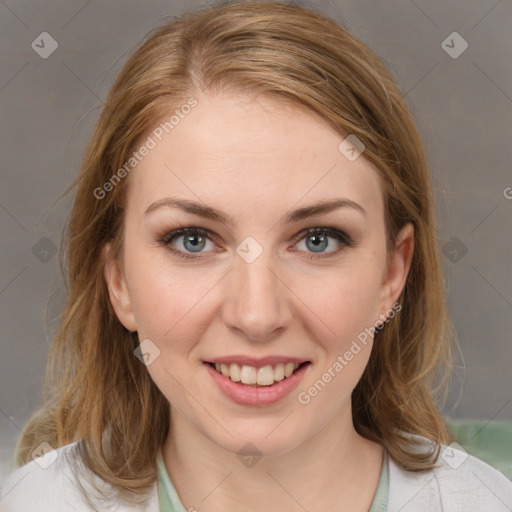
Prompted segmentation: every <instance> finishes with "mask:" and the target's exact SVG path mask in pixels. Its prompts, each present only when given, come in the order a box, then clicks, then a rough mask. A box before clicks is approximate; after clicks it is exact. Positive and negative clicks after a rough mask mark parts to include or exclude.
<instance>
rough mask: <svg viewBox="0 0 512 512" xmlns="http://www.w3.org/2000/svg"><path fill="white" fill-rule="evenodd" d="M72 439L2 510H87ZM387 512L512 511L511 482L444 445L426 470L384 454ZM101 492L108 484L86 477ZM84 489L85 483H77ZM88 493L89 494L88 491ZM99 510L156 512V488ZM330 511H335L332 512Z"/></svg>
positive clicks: (20, 472)
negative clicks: (141, 499) (137, 501)
mask: <svg viewBox="0 0 512 512" xmlns="http://www.w3.org/2000/svg"><path fill="white" fill-rule="evenodd" d="M76 444H77V442H75V443H71V444H68V445H66V446H62V447H60V448H58V449H56V450H53V451H50V452H48V453H46V454H45V455H44V456H42V457H39V458H37V459H35V460H33V461H31V462H29V463H28V464H25V465H24V466H22V467H21V468H18V469H16V470H15V471H14V472H12V473H11V474H10V475H9V476H8V478H7V481H6V482H4V484H3V485H2V488H1V491H0V511H1V512H92V511H94V510H95V509H94V508H93V507H92V506H91V505H90V504H88V503H87V502H86V500H85V499H84V498H83V496H82V494H81V492H80V490H79V488H78V486H77V480H76V478H75V476H74V474H73V472H72V470H71V465H70V460H71V459H72V458H73V457H75V454H74V452H73V447H74V446H75V445H76ZM388 464H389V466H388V478H389V491H388V507H387V511H388V512H512V482H511V481H510V480H508V478H507V477H505V476H504V475H503V474H502V473H500V472H499V471H498V470H496V469H494V468H492V467H491V466H489V465H488V464H486V463H485V462H482V461H481V460H479V459H477V458H475V457H473V456H471V455H468V454H467V453H465V452H463V451H460V450H457V449H455V448H452V447H445V446H444V447H443V449H442V455H441V456H440V457H439V459H438V462H437V467H436V468H435V469H433V470H430V471H425V472H412V471H406V470H404V469H402V468H400V467H399V466H398V465H397V464H396V463H395V462H393V460H392V459H391V457H388ZM92 480H94V481H95V482H97V485H98V486H99V488H100V489H102V490H103V491H104V495H106V496H112V493H109V488H110V486H109V485H108V484H107V483H106V482H104V481H102V480H100V479H99V478H98V477H96V476H94V475H91V476H90V477H89V482H91V481H92ZM81 483H82V485H84V486H86V487H87V488H88V489H93V488H92V487H90V484H89V483H88V482H85V481H82V480H81ZM88 496H92V494H90V493H89V492H88ZM95 503H96V506H97V510H98V511H100V512H114V511H115V512H159V511H160V507H159V502H158V488H157V483H156V482H155V485H154V487H153V488H152V489H151V492H150V494H149V496H148V501H147V502H146V504H144V505H140V506H137V505H129V504H127V503H125V502H122V501H120V500H119V499H117V500H116V499H113V500H112V502H111V503H102V502H100V501H95ZM333 512H334V511H333Z"/></svg>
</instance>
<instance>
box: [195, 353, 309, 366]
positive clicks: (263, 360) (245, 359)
mask: <svg viewBox="0 0 512 512" xmlns="http://www.w3.org/2000/svg"><path fill="white" fill-rule="evenodd" d="M308 361H309V360H308V359H304V358H302V357H288V356H266V357H250V356H245V355H232V356H222V357H214V358H212V359H208V360H205V363H214V364H215V363H225V364H231V363H237V364H239V365H246V366H255V367H257V368H259V367H262V366H266V365H275V364H279V363H283V364H286V363H299V364H301V363H305V362H308Z"/></svg>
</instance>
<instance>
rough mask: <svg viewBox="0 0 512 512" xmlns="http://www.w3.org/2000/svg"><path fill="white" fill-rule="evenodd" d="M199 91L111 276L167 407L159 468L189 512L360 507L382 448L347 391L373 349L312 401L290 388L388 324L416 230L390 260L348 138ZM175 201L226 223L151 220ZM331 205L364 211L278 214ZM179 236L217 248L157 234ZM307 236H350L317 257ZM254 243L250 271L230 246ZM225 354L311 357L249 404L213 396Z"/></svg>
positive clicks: (368, 180) (147, 187)
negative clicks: (184, 231)
mask: <svg viewBox="0 0 512 512" xmlns="http://www.w3.org/2000/svg"><path fill="white" fill-rule="evenodd" d="M196 98H197V99H198V105H197V107H195V108H194V109H193V110H192V111H191V112H190V113H189V114H188V115H187V116H186V117H185V118H184V119H182V120H181V121H180V123H179V124H178V125H177V126H176V127H175V128H174V130H173V131H172V132H171V133H170V134H169V135H167V136H166V137H165V138H164V139H163V140H162V141H161V142H159V143H158V145H157V146H156V147H155V148H154V149H152V150H151V151H150V152H149V154H148V155H147V156H146V157H145V158H144V159H143V160H142V161H141V162H140V164H139V165H138V166H137V167H136V168H135V169H134V170H133V171H132V173H131V175H130V177H129V179H130V181H131V183H130V184H129V189H128V196H127V210H126V218H125V221H126V224H125V240H124V246H123V254H122V256H121V257H120V258H119V259H117V260H116V259H113V258H108V259H107V264H106V266H105V278H106V282H107V285H108V288H109V293H110V299H111V302H112V304H113V306H114V309H115V311H116V313H117V315H118V318H119V320H120V321H121V322H122V323H123V325H124V326H125V327H126V328H128V329H129V330H132V331H138V335H139V339H140V341H142V340H144V339H150V340H151V341H152V343H154V344H155V345H156V346H157V347H158V348H159V350H160V356H159V357H157V358H156V359H155V360H154V362H152V363H151V364H150V365H149V366H148V367H147V369H148V371H149V373H150V375H151V378H152V379H153V380H154V382H155V383H156V385H157V386H158V387H159V389H160V390H161V391H162V393H163V394H164V395H165V397H166V398H167V399H168V400H169V402H170V404H171V428H170V431H169V435H168V437H167V440H166V442H165V444H164V446H163V448H162V449H163V454H164V461H165V464H166V467H167V471H168V473H169V475H170V477H171V479H172V480H173V483H174V485H175V486H176V489H177V491H178V494H179V496H180V499H181V501H182V502H183V504H184V506H185V508H186V509H188V508H190V507H195V508H196V509H197V510H200V511H220V510H246V511H261V510H263V509H264V510H268V511H274V510H276V511H277V510H287V511H292V512H293V511H303V510H304V508H305V509H306V510H308V512H314V511H320V510H326V509H329V510H334V509H335V510H338V511H344V510H347V511H349V510H350V511H367V510H368V509H369V507H370V505H371V503H372V500H373V496H374V494H375V491H376V488H377V484H378V481H379V477H380V472H381V468H382V457H383V451H382V448H381V447H380V446H378V445H377V444H375V443H373V442H370V441H368V440H366V439H364V438H362V437H361V436H359V435H358V434H357V433H356V432H355V430H354V427H353V424H352V412H351V405H350V395H351V392H352V390H353V388H354V387H355V386H356V384H357V382H358V380H359V378H360V377H361V374H362V372H363V370H364V368H365V366H366V364H367V362H368V358H369V355H370V350H371V346H372V339H371V338H369V342H368V344H367V346H366V347H364V348H363V349H362V350H361V351H360V352H359V353H358V354H357V355H355V356H354V357H353V359H352V360H351V361H350V362H349V364H347V366H345V367H344V368H343V370H342V371H341V372H339V373H337V374H336V377H335V378H333V379H332V380H331V382H329V383H328V384H327V385H326V386H325V388H324V389H323V390H322V391H321V392H320V393H318V395H317V396H316V397H314V399H312V400H311V402H310V403H309V404H307V405H303V404H300V403H299V402H298V400H297V394H298V392H300V391H305V390H307V389H308V388H309V387H310V386H311V385H312V384H313V383H314V382H316V381H317V380H318V379H319V378H321V376H322V374H323V373H324V372H325V371H326V370H327V369H328V368H329V367H331V366H332V365H333V363H334V362H335V361H336V360H337V357H338V356H339V355H343V354H344V353H345V352H346V351H347V350H348V349H349V348H350V345H351V343H352V341H353V340H354V339H356V337H357V335H358V334H359V333H361V332H362V331H364V329H365V328H368V327H371V326H374V325H376V324H377V323H379V319H380V320H382V318H384V317H381V316H379V315H385V314H386V312H388V314H389V311H390V310H391V308H392V306H393V304H395V302H396V301H397V299H398V297H399V296H400V293H401V291H402V288H403V286H404V285H405V280H406V277H407V272H408V271H409V267H410V262H411V258H412V253H413V249H414V243H413V228H412V225H410V224H409V225H407V226H406V227H405V228H404V229H403V230H402V232H401V234H400V236H399V238H398V241H397V244H396V248H395V252H394V253H393V257H392V258H391V260H390V264H389V266H388V267H386V253H385V228H384V204H383V198H382V191H381V188H380V182H379V180H378V175H377V172H376V170H375V169H374V167H373V166H372V164H371V163H370V162H369V161H367V160H366V159H365V158H364V153H363V155H362V156H360V157H359V158H357V159H356V160H354V161H349V160H348V159H347V158H346V157H345V156H344V155H343V154H342V153H341V152H340V151H339V150H338V145H339V143H340V142H341V141H342V140H343V137H341V136H340V135H339V134H337V133H336V132H335V131H334V130H333V129H332V128H330V127H329V126H327V125H326V124H325V123H324V122H323V121H322V119H321V118H320V117H318V116H317V115H315V114H314V113H310V112H308V111H305V110H302V109H297V108H294V107H291V106H289V105H286V104H283V103H282V102H278V101H277V100H275V99H270V98H268V97H265V96H263V95H257V96H246V95H241V94H234V93H225V92H224V93H221V94H219V95H216V96H212V95H210V94H205V93H202V94H201V95H196ZM157 124H158V123H157ZM171 196H172V197H173V198H180V199H186V200H190V201H195V202H198V203H201V204H203V203H204V204H206V205H209V206H211V207H214V208H216V209H218V210H222V211H223V212H225V213H226V214H227V215H229V216H230V217H233V219H234V221H235V222H236V224H235V225H234V226H229V225H227V224H224V223H222V222H220V221H217V220H212V219H206V218H202V217H200V216H198V215H196V214H193V213H188V212H184V211H182V210H180V209H177V208H173V207H165V206H164V207H161V208H156V209H154V210H153V211H152V212H150V213H148V214H145V211H146V209H147V208H148V207H149V206H150V205H151V204H153V203H155V202H156V201H159V200H161V199H163V198H168V197H171ZM342 197H343V198H347V199H350V200H352V201H355V202H357V203H358V204H360V205H361V206H362V207H363V208H364V210H366V215H363V214H362V213H360V212H359V211H357V210H356V209H354V208H351V207H343V208H338V209H336V210H333V211H331V212H329V213H325V214H322V215H317V216H313V217H309V218H307V219H303V220H299V221H296V222H293V223H280V222H279V221H280V219H281V218H282V217H283V216H284V215H285V214H287V213H288V212H290V211H291V210H295V209H298V208H302V207H305V206H308V205H311V204H313V203H316V202H318V201H320V200H330V199H339V198H342ZM180 226H187V227H200V228H203V229H206V230H209V231H210V232H212V233H213V234H214V235H215V240H212V241H211V240H208V239H206V242H205V244H204V248H202V249H201V248H200V249H199V250H200V251H202V252H199V253H196V252H192V251H193V250H194V249H192V250H191V245H186V246H184V237H183V236H177V237H176V238H174V239H173V240H172V245H171V243H170V244H169V245H170V246H171V247H172V248H174V249H175V250H177V251H181V252H182V253H186V254H191V255H192V256H194V255H196V256H198V258H197V259H191V260H188V259H180V258H179V257H178V256H177V255H175V254H173V253H172V252H171V251H170V249H169V246H166V245H165V244H163V243H161V242H160V240H161V238H162V236H164V235H165V234H166V233H168V232H169V231H171V230H173V229H177V228H179V227H180ZM318 226H332V227H334V228H337V229H338V230H340V231H342V232H345V233H347V234H348V235H349V236H350V237H351V239H352V240H353V242H354V244H353V246H352V247H348V246H344V245H343V243H341V242H338V241H337V240H336V239H335V238H332V237H331V236H328V238H327V240H326V241H325V240H324V241H323V242H324V245H321V250H320V252H314V245H313V244H312V243H311V242H312V237H311V236H309V237H307V236H306V233H303V234H302V236H301V232H303V231H304V230H305V229H307V228H314V227H318ZM297 235H299V237H297V238H296V236H297ZM248 236H250V237H252V238H254V239H255V240H256V241H257V243H258V244H259V245H260V246H261V248H262V250H263V252H262V254H261V255H260V256H259V257H258V258H256V260H255V261H253V262H252V263H247V262H246V261H245V260H244V259H243V258H241V257H240V256H239V255H238V254H237V252H236V248H237V247H238V246H239V244H240V243H241V242H242V241H244V239H245V238H246V237H248ZM201 247H203V246H201ZM312 247H313V249H312ZM109 248H110V246H109V245H107V246H105V254H106V255H107V254H108V249H109ZM397 314H399V313H397ZM391 321H393V320H391ZM232 354H244V355H249V356H254V357H263V356H266V355H282V356H289V357H301V358H303V359H304V360H309V361H311V363H312V364H311V365H310V366H309V368H308V369H307V372H306V374H305V376H304V378H303V380H302V382H301V383H300V385H299V387H298V388H297V389H296V390H295V391H294V392H292V393H291V394H290V395H288V396H286V397H285V398H283V399H282V400H280V401H279V402H277V403H275V404H272V405H268V406H265V407H254V406H252V407H251V406H244V405H239V404H236V403H234V402H232V401H231V400H229V399H228V398H227V397H226V396H225V395H224V394H222V393H221V391H220V390H219V389H218V388H217V386H216V384H215V383H214V382H213V380H212V378H211V377H210V376H209V375H208V373H207V372H206V371H205V367H204V365H203V364H202V362H203V361H205V360H210V359H212V358H214V357H221V356H226V355H232ZM249 442H250V443H253V444H254V445H255V446H256V447H257V449H258V450H259V451H260V452H261V455H262V458H260V459H258V460H257V462H256V464H254V465H252V466H247V465H245V464H244V463H243V461H241V459H240V458H239V457H237V452H238V451H239V450H240V449H241V448H242V447H243V446H244V445H246V443H249ZM333 475H336V476H335V477H334V478H333ZM333 480H334V481H335V482H336V485H333ZM303 507H304V508H303Z"/></svg>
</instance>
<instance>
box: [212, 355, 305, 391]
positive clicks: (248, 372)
mask: <svg viewBox="0 0 512 512" xmlns="http://www.w3.org/2000/svg"><path fill="white" fill-rule="evenodd" d="M308 363H309V362H308V361H305V362H303V363H293V362H288V363H277V364H274V365H271V364H267V365H265V366H261V367H257V366H250V365H246V364H243V365H242V364H238V363H230V364H226V363H208V364H209V365H210V366H211V367H212V368H215V370H216V371H217V372H218V373H220V374H222V375H224V377H228V378H229V379H230V380H232V381H233V382H239V383H241V384H246V385H249V386H272V385H273V384H275V383H276V382H279V381H282V380H284V379H287V378H288V377H290V376H291V375H292V374H293V373H294V372H295V370H297V369H298V368H300V367H301V366H303V365H305V364H308Z"/></svg>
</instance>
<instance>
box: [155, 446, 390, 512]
mask: <svg viewBox="0 0 512 512" xmlns="http://www.w3.org/2000/svg"><path fill="white" fill-rule="evenodd" d="M157 464H158V499H159V501H160V512H187V511H186V510H185V507H184V506H183V505H182V503H181V501H180V499H179V497H178V493H177V492H176V489H175V488H174V485H173V484H172V482H171V479H170V477H169V474H168V473H167V469H166V468H165V464H164V459H163V457H162V452H161V451H159V452H158V456H157ZM388 487H389V486H388V459H387V457H386V458H385V460H384V464H383V465H382V472H381V474H380V480H379V486H378V487H377V492H376V493H375V498H374V499H373V503H372V506H371V508H370V510H369V512H386V510H387V503H388ZM192 510H193V509H192Z"/></svg>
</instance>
